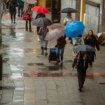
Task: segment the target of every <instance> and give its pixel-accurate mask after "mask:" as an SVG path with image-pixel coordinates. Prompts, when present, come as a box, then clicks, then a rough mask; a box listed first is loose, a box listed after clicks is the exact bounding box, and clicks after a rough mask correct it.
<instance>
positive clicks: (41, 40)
mask: <svg viewBox="0 0 105 105" xmlns="http://www.w3.org/2000/svg"><path fill="white" fill-rule="evenodd" d="M39 38H40V42H41V49H44V50H47V45H48V41H47V40H45V39H44V38H45V37H44V36H43V35H39Z"/></svg>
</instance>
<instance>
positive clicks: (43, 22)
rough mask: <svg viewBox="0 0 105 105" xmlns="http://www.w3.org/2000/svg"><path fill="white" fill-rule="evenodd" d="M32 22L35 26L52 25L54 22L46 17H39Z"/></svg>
mask: <svg viewBox="0 0 105 105" xmlns="http://www.w3.org/2000/svg"><path fill="white" fill-rule="evenodd" d="M32 24H33V25H35V26H38V27H44V26H49V25H51V24H52V22H51V21H50V20H49V19H47V18H45V17H41V18H38V19H36V20H34V21H33V22H32Z"/></svg>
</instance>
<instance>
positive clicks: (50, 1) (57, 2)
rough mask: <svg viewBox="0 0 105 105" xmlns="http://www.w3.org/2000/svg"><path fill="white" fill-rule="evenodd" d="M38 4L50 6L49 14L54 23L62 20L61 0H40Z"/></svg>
mask: <svg viewBox="0 0 105 105" xmlns="http://www.w3.org/2000/svg"><path fill="white" fill-rule="evenodd" d="M38 5H40V6H43V7H46V8H48V10H49V14H47V16H48V17H49V18H50V19H51V20H52V22H54V23H59V22H60V14H61V13H60V10H61V0H38Z"/></svg>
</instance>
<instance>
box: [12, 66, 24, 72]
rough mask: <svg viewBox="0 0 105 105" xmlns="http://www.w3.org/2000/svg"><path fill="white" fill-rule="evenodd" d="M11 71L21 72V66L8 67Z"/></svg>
mask: <svg viewBox="0 0 105 105" xmlns="http://www.w3.org/2000/svg"><path fill="white" fill-rule="evenodd" d="M10 68H11V71H23V70H22V68H23V67H22V66H21V65H10Z"/></svg>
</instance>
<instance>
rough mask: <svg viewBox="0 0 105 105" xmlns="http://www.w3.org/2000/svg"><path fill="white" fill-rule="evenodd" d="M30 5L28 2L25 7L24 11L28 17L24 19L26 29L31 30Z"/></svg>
mask: <svg viewBox="0 0 105 105" xmlns="http://www.w3.org/2000/svg"><path fill="white" fill-rule="evenodd" d="M31 8H32V5H31V4H29V5H28V7H27V9H26V10H25V11H24V12H25V13H26V14H27V15H28V16H29V19H27V20H26V26H25V27H26V31H30V32H32V27H31V20H32V11H31Z"/></svg>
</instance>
